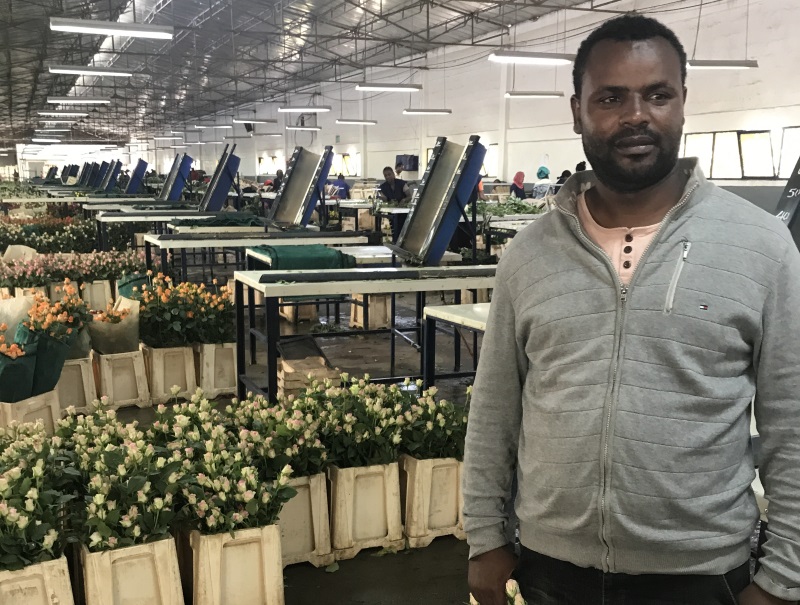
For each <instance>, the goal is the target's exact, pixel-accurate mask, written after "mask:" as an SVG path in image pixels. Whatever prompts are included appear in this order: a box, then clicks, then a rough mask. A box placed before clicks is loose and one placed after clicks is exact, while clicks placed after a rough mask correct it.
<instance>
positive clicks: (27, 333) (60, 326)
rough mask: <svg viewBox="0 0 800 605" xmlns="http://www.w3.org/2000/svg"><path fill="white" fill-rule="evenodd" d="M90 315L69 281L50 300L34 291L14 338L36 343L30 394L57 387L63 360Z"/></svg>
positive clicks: (27, 342) (27, 343) (67, 355)
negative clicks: (59, 293) (52, 299)
mask: <svg viewBox="0 0 800 605" xmlns="http://www.w3.org/2000/svg"><path fill="white" fill-rule="evenodd" d="M90 317H91V316H90V314H89V308H88V307H87V306H86V303H85V302H84V301H83V300H81V299H80V298H79V297H78V295H77V290H76V288H75V287H74V286H73V285H71V284H69V283H66V284H65V286H64V295H63V297H62V298H61V299H60V300H57V301H54V302H51V301H50V300H48V298H47V297H45V296H44V295H43V294H36V296H35V297H34V302H33V307H32V308H31V309H30V311H28V319H27V320H26V321H24V322H22V324H20V325H19V326H18V327H17V333H16V335H15V339H14V340H15V342H17V343H18V344H24V345H26V346H27V345H31V344H33V343H36V345H37V352H36V369H35V372H34V378H33V388H32V393H31V394H32V395H33V396H36V395H40V394H42V393H47V392H50V391H52V390H53V389H55V388H56V385H57V384H58V379H59V378H60V377H61V370H62V369H63V367H64V362H65V361H66V360H67V359H68V357H69V355H70V351H71V349H72V346H73V345H74V344H75V341H76V339H77V337H78V333H79V332H80V330H81V329H82V328H83V327H84V325H85V324H86V323H87V322H88V321H89V320H90Z"/></svg>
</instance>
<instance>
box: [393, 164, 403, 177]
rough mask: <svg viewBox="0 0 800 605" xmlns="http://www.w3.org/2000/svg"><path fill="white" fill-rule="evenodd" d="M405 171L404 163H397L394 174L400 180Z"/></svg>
mask: <svg viewBox="0 0 800 605" xmlns="http://www.w3.org/2000/svg"><path fill="white" fill-rule="evenodd" d="M403 170H405V166H403V162H397V164H396V165H395V167H394V173H395V176H397V178H398V179H399V178H400V175H401V174H403Z"/></svg>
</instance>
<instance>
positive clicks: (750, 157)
mask: <svg viewBox="0 0 800 605" xmlns="http://www.w3.org/2000/svg"><path fill="white" fill-rule="evenodd" d="M739 142H740V145H741V149H742V172H743V173H744V174H743V176H744V177H745V178H773V177H774V176H775V162H774V160H773V158H772V134H771V133H770V132H769V131H768V130H766V131H762V132H740V133H739Z"/></svg>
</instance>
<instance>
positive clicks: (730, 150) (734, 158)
mask: <svg viewBox="0 0 800 605" xmlns="http://www.w3.org/2000/svg"><path fill="white" fill-rule="evenodd" d="M706 174H710V175H711V178H712V179H740V178H742V158H741V154H740V153H739V136H738V133H736V132H715V133H714V154H713V156H712V158H711V172H710V173H708V172H706Z"/></svg>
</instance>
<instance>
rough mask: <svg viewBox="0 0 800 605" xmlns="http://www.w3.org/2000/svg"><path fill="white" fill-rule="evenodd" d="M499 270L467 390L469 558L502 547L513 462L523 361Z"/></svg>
mask: <svg viewBox="0 0 800 605" xmlns="http://www.w3.org/2000/svg"><path fill="white" fill-rule="evenodd" d="M503 268H504V267H503V263H502V262H501V264H500V266H499V267H498V275H497V281H496V284H495V288H494V293H493V295H492V306H491V310H490V312H489V321H488V323H487V326H486V333H485V334H484V337H483V344H482V346H481V354H480V361H479V363H478V371H477V374H476V376H475V384H474V386H473V390H472V401H471V405H470V411H469V424H468V427H467V438H466V448H465V453H464V477H463V483H462V492H463V496H464V529H465V530H466V532H467V541H468V542H469V546H470V554H469V556H470V558H473V557H476V556H478V555H480V554H483V553H485V552H487V551H490V550H493V549H495V548H500V547H501V546H505V545H506V544H507V543H508V538H507V537H506V533H505V524H506V522H507V520H508V518H507V515H506V513H505V512H504V505H505V502H506V500H507V499H508V498H509V496H510V492H511V480H512V476H513V472H514V466H515V463H516V457H517V446H518V441H519V430H520V429H519V427H520V421H521V418H522V384H523V382H524V380H525V376H524V372H525V370H526V369H527V359H523V360H521V359H520V352H519V350H518V348H517V337H516V330H515V324H516V319H515V314H514V306H513V301H512V300H511V296H510V294H509V288H508V283H507V282H506V281H505V279H504V277H503V276H504V274H505V272H504V271H503V270H502V269H503ZM523 355H524V353H523Z"/></svg>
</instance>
